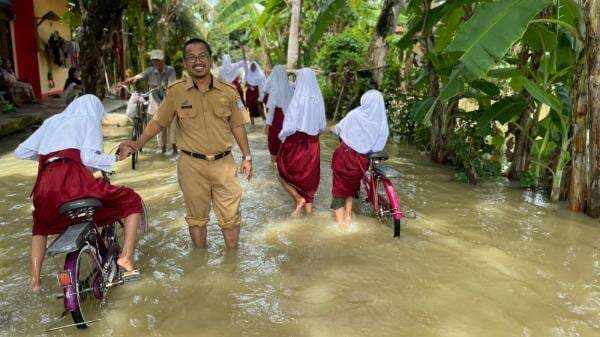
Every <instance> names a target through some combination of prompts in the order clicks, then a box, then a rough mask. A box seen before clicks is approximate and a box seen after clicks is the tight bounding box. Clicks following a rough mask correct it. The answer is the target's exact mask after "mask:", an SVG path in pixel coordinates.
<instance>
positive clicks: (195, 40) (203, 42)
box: [183, 37, 212, 56]
mask: <svg viewBox="0 0 600 337" xmlns="http://www.w3.org/2000/svg"><path fill="white" fill-rule="evenodd" d="M195 43H202V44H204V45H205V46H206V49H208V55H210V56H212V51H211V50H210V45H209V44H208V42H206V41H204V40H202V39H199V38H197V37H195V38H193V39H189V40H187V42H186V43H185V44H184V45H183V53H184V54H185V49H186V48H187V46H189V45H191V44H195Z"/></svg>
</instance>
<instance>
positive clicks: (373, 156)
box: [368, 151, 390, 160]
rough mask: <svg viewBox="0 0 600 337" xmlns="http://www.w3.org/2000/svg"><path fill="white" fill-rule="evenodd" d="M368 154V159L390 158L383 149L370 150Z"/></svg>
mask: <svg viewBox="0 0 600 337" xmlns="http://www.w3.org/2000/svg"><path fill="white" fill-rule="evenodd" d="M368 156H369V160H388V159H389V158H390V156H388V154H387V152H385V151H377V152H371V153H369V154H368Z"/></svg>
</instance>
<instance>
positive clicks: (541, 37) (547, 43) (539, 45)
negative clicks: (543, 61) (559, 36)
mask: <svg viewBox="0 0 600 337" xmlns="http://www.w3.org/2000/svg"><path fill="white" fill-rule="evenodd" d="M523 43H525V44H526V45H527V46H529V47H530V48H531V49H533V50H540V51H547V52H548V51H552V50H554V49H555V48H556V44H557V41H556V33H555V32H551V31H550V30H549V29H548V28H547V27H546V26H543V25H539V24H538V25H530V26H529V28H527V31H525V34H524V35H523Z"/></svg>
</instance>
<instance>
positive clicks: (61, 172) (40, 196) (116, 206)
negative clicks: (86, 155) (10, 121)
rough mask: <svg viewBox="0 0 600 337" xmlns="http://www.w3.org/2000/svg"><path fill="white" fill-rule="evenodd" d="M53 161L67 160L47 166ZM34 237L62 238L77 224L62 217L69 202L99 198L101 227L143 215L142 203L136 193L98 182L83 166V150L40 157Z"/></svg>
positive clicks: (102, 180)
mask: <svg viewBox="0 0 600 337" xmlns="http://www.w3.org/2000/svg"><path fill="white" fill-rule="evenodd" d="M52 157H61V158H64V159H62V160H60V161H57V162H52V163H46V162H47V161H48V159H50V158H52ZM32 196H33V207H34V210H33V231H32V232H33V235H50V234H60V233H62V232H63V231H64V230H65V229H66V228H67V227H68V226H70V225H73V224H74V223H75V222H76V221H73V220H71V219H69V217H68V216H66V215H60V214H59V213H58V208H59V207H60V205H62V204H64V203H65V202H69V201H73V200H76V199H81V198H97V199H99V200H100V201H101V202H102V208H100V209H98V210H97V211H96V213H95V216H94V220H95V221H96V224H97V225H98V226H106V225H110V224H112V223H114V222H115V221H117V220H119V219H123V218H125V217H127V216H129V215H131V214H135V213H141V212H142V199H141V198H140V196H139V195H138V194H137V193H135V192H134V191H133V190H132V189H130V188H127V187H118V186H114V185H111V184H110V183H109V182H108V181H106V180H105V179H104V178H99V179H96V178H94V175H93V174H92V172H91V171H90V170H89V169H87V168H86V167H85V166H84V165H83V163H82V162H81V157H80V154H79V150H77V149H66V150H60V151H56V152H52V153H49V154H47V155H42V156H40V157H39V166H38V177H37V181H36V183H35V186H34V187H33V192H32Z"/></svg>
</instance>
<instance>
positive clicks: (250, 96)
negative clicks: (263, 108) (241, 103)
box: [246, 85, 261, 117]
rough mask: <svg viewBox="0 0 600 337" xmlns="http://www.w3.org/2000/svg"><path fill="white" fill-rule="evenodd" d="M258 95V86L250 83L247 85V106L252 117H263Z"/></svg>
mask: <svg viewBox="0 0 600 337" xmlns="http://www.w3.org/2000/svg"><path fill="white" fill-rule="evenodd" d="M258 96H259V92H258V86H253V85H248V86H247V87H246V108H248V111H249V112H250V117H261V113H260V110H259V106H258V105H259V104H260V103H259V102H258Z"/></svg>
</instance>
